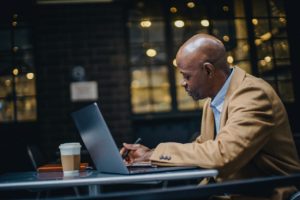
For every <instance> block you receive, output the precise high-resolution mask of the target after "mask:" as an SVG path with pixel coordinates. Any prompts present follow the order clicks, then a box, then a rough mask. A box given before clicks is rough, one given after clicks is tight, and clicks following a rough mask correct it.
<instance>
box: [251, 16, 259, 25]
mask: <svg viewBox="0 0 300 200" xmlns="http://www.w3.org/2000/svg"><path fill="white" fill-rule="evenodd" d="M252 24H253V25H255V26H256V25H257V24H258V20H257V19H256V18H253V19H252Z"/></svg>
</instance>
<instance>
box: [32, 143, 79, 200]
mask: <svg viewBox="0 0 300 200" xmlns="http://www.w3.org/2000/svg"><path fill="white" fill-rule="evenodd" d="M26 148H27V153H28V156H29V159H30V161H31V164H32V167H33V169H34V170H35V171H37V170H38V168H39V167H40V166H42V165H44V164H46V161H45V156H44V155H43V154H42V152H41V150H40V149H39V148H38V147H37V146H36V145H27V147H26ZM43 191H45V192H46V195H45V197H46V198H48V197H49V196H50V192H51V190H38V191H36V192H37V196H36V199H40V197H41V195H42V192H43ZM73 191H74V193H75V195H76V197H80V193H79V190H78V188H77V187H73Z"/></svg>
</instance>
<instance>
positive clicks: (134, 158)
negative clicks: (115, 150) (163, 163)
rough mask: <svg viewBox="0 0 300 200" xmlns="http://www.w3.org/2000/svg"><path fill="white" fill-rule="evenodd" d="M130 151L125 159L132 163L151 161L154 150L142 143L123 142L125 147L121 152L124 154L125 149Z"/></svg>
mask: <svg viewBox="0 0 300 200" xmlns="http://www.w3.org/2000/svg"><path fill="white" fill-rule="evenodd" d="M126 150H128V151H129V153H128V155H127V157H126V158H125V160H126V161H127V162H128V163H129V164H130V163H133V162H141V161H149V159H150V157H151V155H152V152H153V150H151V149H149V148H148V147H146V146H144V145H141V144H127V143H123V148H122V149H121V150H120V154H121V155H123V154H124V153H125V151H126Z"/></svg>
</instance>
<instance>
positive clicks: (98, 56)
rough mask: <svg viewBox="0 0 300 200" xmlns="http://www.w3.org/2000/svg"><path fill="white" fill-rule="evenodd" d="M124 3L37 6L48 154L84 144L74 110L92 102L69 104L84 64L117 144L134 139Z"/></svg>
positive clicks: (40, 99) (40, 106)
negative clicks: (75, 75) (64, 144)
mask: <svg viewBox="0 0 300 200" xmlns="http://www.w3.org/2000/svg"><path fill="white" fill-rule="evenodd" d="M123 7H124V6H123V5H122V4H118V3H112V4H83V5H81V4H76V5H50V6H49V5H48V6H37V8H36V15H35V16H36V19H35V24H34V34H35V50H36V52H35V59H36V63H35V65H36V70H37V94H38V124H39V129H40V131H39V134H40V138H41V140H40V143H41V146H42V147H43V149H44V151H46V152H47V153H48V154H53V153H54V152H55V151H57V150H58V149H57V147H58V145H59V144H60V143H62V142H69V141H81V140H80V137H79V134H78V133H77V131H76V129H75V126H74V124H73V122H72V120H71V118H70V112H72V111H74V110H76V109H78V108H80V107H82V106H84V105H86V104H89V103H91V102H83V103H77V102H71V100H70V89H69V87H70V83H71V82H72V79H71V75H70V74H71V69H72V67H74V66H77V65H81V66H83V67H84V68H85V70H86V77H87V78H86V80H88V81H97V82H98V94H99V101H98V103H99V105H100V107H101V109H102V110H103V115H104V117H105V119H106V120H107V123H108V125H109V127H110V130H111V132H112V134H113V137H114V138H115V140H116V141H117V145H118V146H120V144H121V143H122V142H124V141H132V136H131V122H130V107H129V105H130V94H129V87H128V86H129V72H128V67H127V64H126V40H125V39H126V31H125V30H126V29H125V24H126V23H125V21H126V18H125V16H126V15H125V11H124V10H123Z"/></svg>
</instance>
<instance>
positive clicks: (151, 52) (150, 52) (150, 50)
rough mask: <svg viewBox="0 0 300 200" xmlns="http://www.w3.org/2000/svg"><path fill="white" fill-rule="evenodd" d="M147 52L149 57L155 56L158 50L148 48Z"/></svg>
mask: <svg viewBox="0 0 300 200" xmlns="http://www.w3.org/2000/svg"><path fill="white" fill-rule="evenodd" d="M146 54H147V56H149V57H154V56H156V54H157V52H156V50H155V49H148V50H147V51H146Z"/></svg>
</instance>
